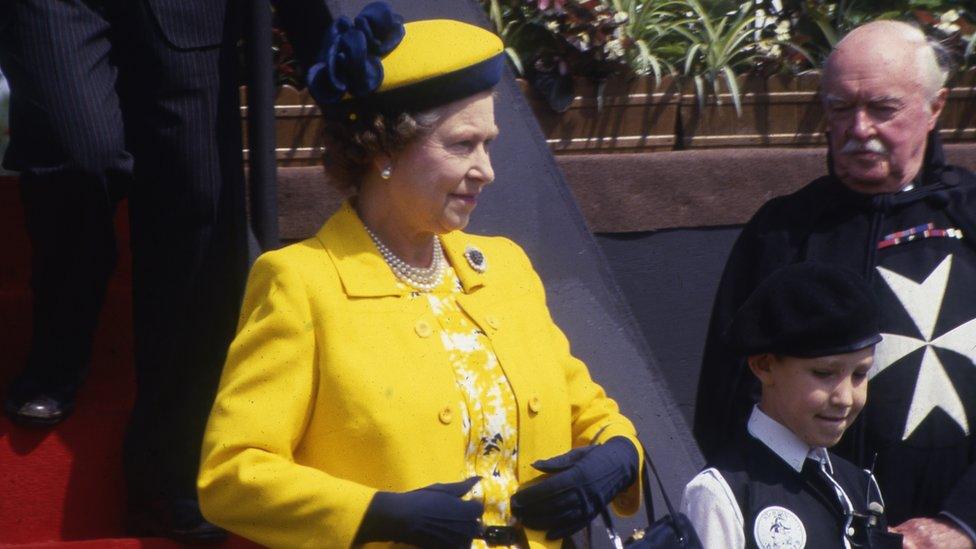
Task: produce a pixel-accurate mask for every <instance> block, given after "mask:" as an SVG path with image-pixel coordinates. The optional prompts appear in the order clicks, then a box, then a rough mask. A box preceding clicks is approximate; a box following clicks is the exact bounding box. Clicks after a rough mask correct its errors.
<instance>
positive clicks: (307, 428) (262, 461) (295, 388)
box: [198, 204, 639, 548]
mask: <svg viewBox="0 0 976 549" xmlns="http://www.w3.org/2000/svg"><path fill="white" fill-rule="evenodd" d="M442 240H443V245H444V253H445V256H446V257H447V259H448V261H450V263H451V265H452V266H453V267H454V269H455V270H456V272H457V275H458V278H459V279H460V281H461V285H462V287H463V291H462V292H461V293H460V294H458V295H457V303H458V305H459V306H460V307H461V308H462V309H464V312H465V313H466V314H467V315H468V316H469V317H470V318H471V319H472V320H473V321H474V322H475V323H477V324H478V325H479V326H480V327H481V328H482V329H483V330H484V331H485V332H486V333H487V334H488V338H489V340H490V342H491V345H492V349H493V350H494V352H495V354H496V356H497V358H498V362H499V365H500V366H501V367H502V368H503V370H504V372H505V375H506V377H507V378H508V380H509V383H510V384H511V386H512V391H513V393H514V394H515V398H516V401H518V402H528V406H524V405H523V406H520V407H519V417H518V444H519V461H518V466H517V474H518V480H519V482H520V483H524V482H527V481H529V480H531V479H533V478H535V477H536V476H538V475H539V472H538V471H536V470H535V469H533V468H532V467H531V463H532V462H533V461H536V460H539V459H545V458H550V457H553V456H557V455H559V454H562V453H564V452H567V451H569V450H570V449H572V448H573V447H577V446H582V445H586V444H590V443H591V442H592V441H593V438H594V437H595V436H596V435H597V433H599V432H600V431H601V430H602V434H601V435H600V441H604V440H606V439H608V438H610V437H613V436H625V437H628V438H630V439H631V440H635V441H636V438H634V427H633V425H632V424H631V423H630V421H628V420H627V418H625V417H624V416H622V415H621V414H620V413H619V412H618V409H617V405H616V403H614V401H613V400H612V399H610V398H608V397H607V396H606V395H605V394H604V392H603V389H601V388H600V386H599V385H597V384H596V383H594V382H593V381H592V380H591V379H590V375H589V373H588V372H587V369H586V366H585V365H584V364H583V363H582V362H580V361H579V360H577V359H575V358H573V357H572V355H570V352H569V344H568V342H567V341H566V338H565V337H564V336H563V334H562V332H561V331H560V330H559V328H557V327H556V325H555V324H553V322H552V320H551V317H550V315H549V310H548V308H547V307H546V302H545V292H544V289H543V287H542V283H541V281H540V280H539V277H538V275H536V273H535V271H534V270H533V269H532V266H531V264H530V262H529V260H528V258H527V257H526V256H525V253H524V252H523V251H522V249H521V248H519V247H518V246H516V245H515V244H514V243H512V242H511V241H509V240H507V239H504V238H497V237H495V238H490V237H482V236H474V235H468V234H465V233H462V232H453V233H449V234H446V235H444V236H443V239H442ZM468 245H473V246H476V247H477V248H478V249H480V250H482V251H483V252H484V254H485V257H486V259H487V264H488V265H490V268H488V269H487V270H486V271H485V272H484V273H479V272H477V271H475V270H474V269H473V268H471V266H470V265H469V263H468V261H467V260H466V259H465V258H464V256H463V254H464V250H465V248H466V247H467V246H468ZM429 315H430V310H429V305H428V304H427V302H426V300H425V299H410V297H409V289H407V288H405V287H403V286H402V285H398V284H397V281H396V278H395V276H394V275H393V273H392V271H391V270H390V268H389V267H388V266H387V265H386V263H385V262H384V261H383V258H382V257H381V256H380V255H379V253H378V252H377V251H376V248H375V246H374V244H373V242H372V240H371V239H370V237H369V235H368V234H367V233H366V231H365V229H364V228H363V225H362V223H361V222H360V220H359V218H358V217H357V216H356V214H355V212H354V211H353V209H352V208H351V207H350V206H349V205H348V204H346V205H344V206H343V207H342V209H341V210H340V211H339V212H338V213H336V214H335V215H334V216H333V217H332V218H330V219H329V220H328V221H327V222H326V223H325V225H324V227H323V228H322V229H321V230H320V231H319V232H318V234H317V235H316V236H315V237H313V238H309V239H307V240H304V241H302V242H299V243H297V244H293V245H291V246H287V247H285V248H282V249H280V250H275V251H272V252H268V253H266V254H264V255H262V256H261V257H260V258H259V259H258V261H257V263H255V265H254V267H253V269H252V270H251V274H250V277H249V280H248V283H247V292H246V296H245V299H244V303H243V307H242V311H241V318H240V323H239V325H238V333H237V336H236V338H235V339H234V342H233V343H232V344H231V346H230V350H229V352H228V357H227V363H226V366H225V368H224V372H223V376H222V379H221V382H220V388H219V390H218V394H217V397H216V401H215V403H214V406H213V410H212V412H211V415H210V420H209V423H208V425H207V430H206V433H205V436H204V443H203V454H202V464H201V469H200V475H199V479H198V488H199V496H200V505H201V508H202V510H203V513H204V516H206V517H207V518H208V519H210V520H211V521H213V522H214V523H216V524H218V525H220V526H223V527H225V528H227V529H229V530H231V531H233V532H235V533H238V534H241V535H243V536H245V537H248V538H250V539H252V540H254V541H256V542H258V543H260V544H263V545H266V546H271V547H324V548H331V547H336V548H338V547H343V548H345V547H349V545H350V544H351V542H352V539H353V537H354V536H355V534H356V531H357V529H358V528H359V524H360V522H361V521H362V518H363V514H364V513H365V512H366V507H367V506H368V505H369V501H370V499H371V498H372V497H373V494H374V493H375V492H376V491H377V490H389V491H408V490H413V489H416V488H420V487H423V486H427V485H429V484H433V483H436V482H453V481H459V480H462V474H463V471H464V453H465V446H466V443H467V441H466V440H464V437H463V435H462V429H461V428H460V425H459V424H458V413H457V411H456V410H455V409H454V408H455V407H456V405H452V404H450V403H452V402H458V401H460V399H461V396H460V392H459V391H458V388H457V385H456V382H455V379H454V373H453V370H452V368H451V365H450V362H449V358H448V355H447V351H446V350H445V349H444V346H443V345H442V344H441V342H440V341H438V338H436V337H428V336H430V335H431V333H427V332H428V330H432V329H433V325H432V324H431V320H429V318H430V316H429ZM489 319H492V322H494V324H495V325H496V326H497V325H499V324H501V321H502V320H504V327H505V329H504V330H497V328H493V329H491V330H489V329H488V328H491V326H490V323H489ZM424 325H425V326H426V329H423V328H422V326H424ZM424 333H427V336H425V335H424ZM418 336H420V337H418ZM445 403H447V404H445ZM533 403H535V404H533ZM543 404H544V412H545V413H539V410H542V409H543ZM533 407H534V408H535V411H534V412H531V413H530V411H531V410H532V408H533ZM635 484H639V483H635ZM638 489H639V488H638V487H637V486H633V487H631V489H630V490H631V492H632V493H631V497H630V499H629V502H630V505H627V506H626V507H625V508H623V509H622V510H623V511H626V512H633V511H635V510H636V509H637V502H638V501H639V497H637V494H638V492H637V490H638ZM526 535H527V537H528V539H529V543H530V546H531V547H558V546H559V542H550V541H546V540H545V534H544V533H542V532H536V531H531V530H530V531H527V532H526Z"/></svg>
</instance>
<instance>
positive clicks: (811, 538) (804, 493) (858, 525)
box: [710, 436, 901, 548]
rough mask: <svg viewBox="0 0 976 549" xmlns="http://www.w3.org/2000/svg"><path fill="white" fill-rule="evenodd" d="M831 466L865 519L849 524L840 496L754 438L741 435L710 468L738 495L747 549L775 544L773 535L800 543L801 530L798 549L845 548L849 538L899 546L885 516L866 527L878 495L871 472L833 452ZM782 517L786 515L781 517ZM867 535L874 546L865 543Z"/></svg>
mask: <svg viewBox="0 0 976 549" xmlns="http://www.w3.org/2000/svg"><path fill="white" fill-rule="evenodd" d="M830 462H831V465H832V466H833V471H832V475H831V476H833V478H834V480H835V481H836V482H837V484H838V485H839V486H840V487H841V488H842V489H843V490H844V493H845V494H847V497H848V498H849V500H850V503H851V505H852V506H853V511H854V513H856V514H857V515H858V516H859V517H861V518H858V519H857V520H853V521H851V523H850V525H849V524H848V521H847V520H846V518H847V515H846V513H845V509H844V506H843V505H842V504H841V502H840V499H839V497H838V496H837V495H836V493H835V492H833V490H832V489H831V488H829V487H828V486H827V485H825V483H823V482H822V481H820V480H818V479H817V478H816V474H815V473H814V472H813V471H810V470H808V469H807V468H806V467H805V468H804V469H803V471H802V472H797V471H796V470H795V469H793V468H792V467H791V466H790V465H789V464H787V463H786V462H785V461H783V459H782V458H780V457H779V456H777V455H776V453H775V452H773V451H772V450H771V449H770V448H769V447H768V446H766V445H765V444H763V443H762V442H760V441H758V440H756V439H755V438H753V437H752V436H743V437H740V438H738V439H737V440H736V441H734V442H733V443H731V444H729V445H727V446H726V447H725V448H723V449H722V450H721V451H719V452H718V453H717V455H716V457H715V459H714V460H713V461H712V462H711V463H710V465H711V466H712V467H714V468H715V469H717V470H718V471H719V472H720V473H721V474H722V477H723V478H724V479H725V482H726V484H728V486H729V488H730V489H731V491H732V494H733V495H735V498H736V502H737V503H738V505H739V510H740V511H741V513H742V519H743V528H744V530H745V532H744V534H745V539H746V547H747V548H756V547H760V545H759V543H757V541H758V540H759V539H763V538H765V539H766V540H767V541H768V542H773V540H775V537H779V538H780V539H779V540H776V541H779V543H780V544H781V545H782V546H790V545H791V544H790V543H789V541H793V542H794V543H795V542H796V541H798V540H799V539H801V538H800V534H799V533H798V532H797V530H799V529H802V530H803V534H802V539H805V541H806V543H805V545H797V547H817V548H821V547H822V548H830V547H845V544H844V539H845V537H847V538H848V539H849V540H853V541H860V542H861V543H862V544H864V545H867V546H870V547H875V548H878V547H900V546H901V536H898V535H896V534H887V533H885V532H884V531H885V529H886V523H885V520H884V517H883V516H881V517H878V518H877V520H878V522H877V523H876V526H875V527H874V528H868V527H867V526H866V519H865V517H867V516H868V513H867V509H868V494H869V493H871V494H872V501H875V500H876V499H877V498H875V497H874V496H873V494H875V493H876V492H873V491H871V490H869V480H868V478H869V477H868V474H867V473H866V472H865V471H863V470H860V469H858V468H857V467H856V466H855V465H854V464H852V463H850V462H849V461H847V460H844V459H842V458H840V457H839V456H836V455H833V454H831V455H830ZM780 513H781V514H782V515H783V516H782V517H777V514H780ZM757 521H759V524H758V525H757ZM848 527H850V528H851V530H847V528H848ZM760 530H762V531H760ZM783 530H785V531H783ZM791 530H792V531H791ZM868 536H870V539H871V543H870V544H867V543H866V539H867V538H868Z"/></svg>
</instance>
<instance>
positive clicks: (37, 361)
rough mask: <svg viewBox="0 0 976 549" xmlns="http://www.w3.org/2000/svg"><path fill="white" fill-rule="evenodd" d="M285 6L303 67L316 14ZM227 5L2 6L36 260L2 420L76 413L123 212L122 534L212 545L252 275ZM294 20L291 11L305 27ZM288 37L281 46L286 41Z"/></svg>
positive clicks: (123, 0) (318, 7)
mask: <svg viewBox="0 0 976 549" xmlns="http://www.w3.org/2000/svg"><path fill="white" fill-rule="evenodd" d="M298 4H299V3H298V2H294V3H289V5H286V6H283V7H284V8H285V12H284V13H282V15H284V16H285V20H286V23H288V22H289V21H300V22H301V24H291V25H290V26H291V27H293V28H294V29H295V30H296V31H297V32H296V33H295V37H294V39H293V41H294V42H296V44H295V46H296V50H298V52H299V53H300V54H303V53H304V54H305V55H306V56H307V54H308V53H309V52H310V51H311V50H313V49H314V47H315V45H316V44H317V42H318V36H319V34H317V33H319V32H321V29H323V28H325V26H326V25H327V24H328V14H327V11H326V10H325V8H324V5H323V4H322V3H321V2H320V1H319V2H302V3H301V6H300V7H299V6H298ZM235 5H236V3H234V2H230V1H229V0H198V1H192V2H186V1H181V0H140V1H131V0H5V1H4V2H2V3H0V66H2V70H3V72H4V73H5V74H6V75H7V76H8V78H9V81H10V84H11V89H12V98H11V143H10V147H9V150H8V152H7V154H6V158H5V160H4V166H5V167H6V168H9V169H12V170H16V171H19V172H21V196H22V201H23V205H24V210H25V214H26V219H27V230H28V233H29V236H30V239H31V245H32V248H33V258H32V279H31V286H32V289H33V296H34V303H33V338H32V342H31V347H30V353H29V358H28V364H27V365H26V368H25V370H24V372H23V373H22V374H21V375H20V376H19V377H18V378H17V379H16V380H15V381H14V382H13V383H12V384H11V386H10V387H9V389H8V392H7V395H6V400H5V411H6V412H7V414H8V415H10V416H11V417H12V418H13V419H14V420H16V421H18V422H21V423H31V424H41V425H52V424H55V423H57V422H59V421H61V420H62V419H64V418H65V417H66V416H67V415H68V414H69V413H70V412H71V410H72V407H73V402H74V395H75V392H76V391H77V389H78V388H79V387H80V385H81V384H82V381H83V379H84V375H85V371H86V370H87V368H88V363H89V360H90V354H91V340H92V335H93V332H94V329H95V325H96V321H97V317H98V313H99V310H100V308H101V305H102V299H103V296H104V294H105V288H106V284H107V281H108V278H109V276H110V274H111V272H112V271H113V269H114V266H115V262H116V241H115V234H114V229H113V223H112V217H113V212H114V210H115V207H116V204H117V203H118V201H119V200H120V199H121V198H122V197H128V199H129V213H130V227H131V244H132V256H133V317H134V333H135V366H136V374H137V383H138V396H137V399H136V404H135V409H134V410H133V415H132V419H131V421H130V425H129V429H128V432H127V435H126V441H125V463H126V478H127V482H128V492H129V505H130V521H129V528H130V530H131V532H130V533H131V534H133V535H168V536H172V537H177V538H182V539H212V538H219V537H221V536H222V535H223V532H222V531H221V530H219V529H217V528H216V527H213V526H212V525H209V524H208V523H206V522H205V521H204V520H203V518H202V516H201V515H200V514H199V510H198V509H197V507H196V501H195V497H196V496H195V489H194V479H195V475H196V469H197V463H198V459H199V446H200V440H201V436H202V430H203V424H204V422H205V420H206V417H207V413H208V411H209V407H210V405H211V402H212V398H213V392H214V390H215V387H216V382H217V379H218V377H219V374H220V366H221V364H222V362H223V359H224V352H225V349H226V346H227V343H228V341H229V339H230V337H231V336H232V334H233V330H234V325H235V321H236V315H237V307H238V300H239V296H240V293H241V291H242V288H243V282H244V277H245V274H246V271H247V239H246V224H245V217H244V195H243V188H244V185H243V174H242V171H241V147H240V143H241V140H240V121H239V112H238V99H237V85H238V81H237V76H236V72H237V70H236V64H237V59H238V57H237V51H236V47H235V45H236V42H237V39H238V35H239V24H238V19H239V17H238V16H237V13H236V10H235V9H233V7H234V6H235ZM299 10H300V11H299ZM289 30H293V29H289Z"/></svg>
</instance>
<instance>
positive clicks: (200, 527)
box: [126, 498, 227, 544]
mask: <svg viewBox="0 0 976 549" xmlns="http://www.w3.org/2000/svg"><path fill="white" fill-rule="evenodd" d="M126 532H127V533H128V534H129V535H130V536H134V537H164V538H170V539H174V540H176V541H179V542H181V543H187V544H202V543H219V542H221V541H224V540H225V539H227V531H226V530H224V529H223V528H220V527H219V526H216V525H214V524H211V523H210V522H207V519H205V518H203V515H202V514H201V513H200V505H199V504H198V503H197V500H195V499H191V498H174V499H169V500H156V501H154V502H152V503H150V504H148V505H144V506H140V507H138V508H136V509H130V510H129V512H128V515H127V516H126Z"/></svg>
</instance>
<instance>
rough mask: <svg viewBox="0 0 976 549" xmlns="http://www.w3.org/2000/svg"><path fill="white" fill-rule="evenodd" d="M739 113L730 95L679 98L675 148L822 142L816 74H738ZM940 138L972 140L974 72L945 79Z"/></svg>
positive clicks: (975, 92)
mask: <svg viewBox="0 0 976 549" xmlns="http://www.w3.org/2000/svg"><path fill="white" fill-rule="evenodd" d="M737 82H738V84H739V89H740V91H741V93H742V96H741V98H742V115H741V116H737V115H736V112H735V106H734V105H733V104H732V96H731V95H729V94H727V93H724V94H719V96H718V97H717V98H716V97H710V98H708V99H707V100H706V101H705V105H704V108H701V107H700V106H699V104H698V100H697V98H696V97H695V96H694V95H693V94H687V93H686V94H683V95H682V96H681V110H680V113H679V117H680V124H679V135H678V139H677V141H678V148H682V149H688V148H713V147H782V146H787V147H804V146H821V145H824V144H826V136H825V135H824V129H825V122H824V119H823V108H822V106H821V103H820V96H819V88H820V73H819V72H818V71H810V72H808V73H804V74H802V75H800V76H797V77H785V76H773V77H770V78H768V79H764V78H757V77H745V76H740V77H739V78H738V79H737ZM940 133H941V135H942V138H943V140H944V141H946V142H960V141H971V140H973V139H976V70H970V71H967V72H965V73H962V74H960V75H957V76H956V78H954V79H953V81H952V82H950V88H949V99H948V101H947V103H946V107H945V110H944V111H943V113H942V117H941V118H940Z"/></svg>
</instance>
